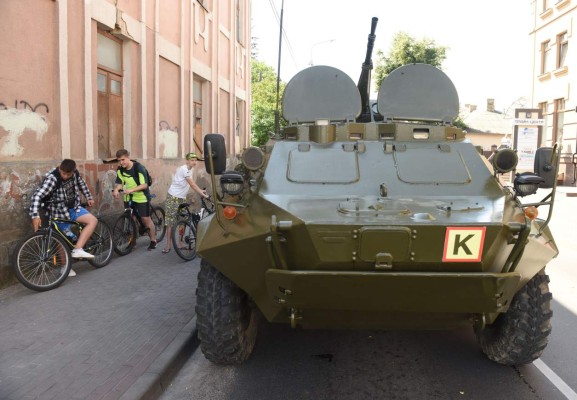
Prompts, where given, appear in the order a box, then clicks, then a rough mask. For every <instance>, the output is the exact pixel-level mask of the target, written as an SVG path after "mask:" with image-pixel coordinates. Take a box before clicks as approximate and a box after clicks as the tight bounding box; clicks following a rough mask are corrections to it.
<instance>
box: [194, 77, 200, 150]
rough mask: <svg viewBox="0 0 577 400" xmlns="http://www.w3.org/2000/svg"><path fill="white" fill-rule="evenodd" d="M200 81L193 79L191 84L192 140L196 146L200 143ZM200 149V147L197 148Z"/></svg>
mask: <svg viewBox="0 0 577 400" xmlns="http://www.w3.org/2000/svg"><path fill="white" fill-rule="evenodd" d="M202 86H203V84H202V81H200V80H199V79H197V78H194V80H193V83H192V89H193V94H192V97H193V118H194V135H193V140H194V141H195V143H196V145H197V146H198V145H199V144H201V143H202V131H203V127H202ZM199 149H200V147H199Z"/></svg>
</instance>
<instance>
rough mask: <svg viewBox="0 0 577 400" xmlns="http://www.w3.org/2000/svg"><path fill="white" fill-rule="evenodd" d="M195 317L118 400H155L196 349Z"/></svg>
mask: <svg viewBox="0 0 577 400" xmlns="http://www.w3.org/2000/svg"><path fill="white" fill-rule="evenodd" d="M196 333H197V330H196V315H195V316H194V317H192V319H191V320H190V322H189V323H188V324H186V326H185V327H184V328H182V330H181V331H180V332H179V333H178V335H176V337H175V338H174V340H173V341H172V342H171V343H170V344H169V345H168V346H167V347H166V349H164V351H163V352H162V353H161V354H160V355H159V356H158V357H157V359H156V360H154V362H153V363H152V364H151V365H150V367H148V369H147V370H146V372H145V373H144V374H142V375H141V376H140V377H139V378H138V379H137V380H136V382H134V383H133V384H132V386H130V388H128V390H127V391H126V392H125V393H124V394H123V395H122V397H120V400H156V399H158V398H159V397H160V396H161V395H162V393H163V392H164V390H165V389H166V388H167V387H168V385H169V384H170V382H171V381H172V379H173V378H174V377H175V376H176V374H177V373H178V371H180V369H181V368H182V366H183V365H184V363H186V361H187V360H188V359H189V358H190V356H191V355H192V353H194V351H195V350H196V349H197V348H198V344H199V342H198V338H197V335H196Z"/></svg>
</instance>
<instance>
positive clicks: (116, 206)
mask: <svg viewBox="0 0 577 400" xmlns="http://www.w3.org/2000/svg"><path fill="white" fill-rule="evenodd" d="M142 162H143V164H144V165H145V166H146V168H147V169H148V170H149V172H150V174H151V176H152V177H153V185H152V188H151V189H152V193H154V194H156V196H157V197H156V198H155V199H154V200H153V203H155V204H156V203H159V204H163V202H164V200H165V199H166V192H167V190H168V187H169V186H170V183H171V181H172V174H173V173H174V170H175V168H176V167H177V166H179V165H181V164H182V163H183V161H181V160H170V161H167V160H144V161H142ZM58 164H59V161H50V162H27V163H2V164H0V287H3V286H5V285H7V284H9V283H12V282H13V281H14V277H13V274H12V269H11V265H12V260H11V257H12V253H13V251H14V249H15V248H16V246H17V245H18V242H19V241H20V239H21V238H22V237H24V236H25V235H26V234H28V233H30V232H32V225H31V223H30V217H29V216H28V207H29V197H30V195H31V194H32V193H33V192H34V190H35V189H36V188H37V187H38V185H39V184H40V183H41V182H42V179H43V177H44V175H45V174H46V173H47V172H49V171H50V170H52V169H53V168H55V167H56V166H57V165H58ZM200 164H202V163H200ZM116 167H117V164H116V163H112V164H102V163H98V164H96V163H87V162H78V170H79V172H80V174H81V175H82V177H83V178H84V179H85V180H86V183H87V184H88V187H89V188H90V191H91V193H92V195H93V197H94V198H95V202H96V204H95V205H94V207H93V208H92V210H91V211H92V212H93V213H94V214H97V215H101V216H103V217H104V218H105V219H107V220H110V219H112V220H113V219H114V218H115V217H116V215H117V214H119V213H120V212H122V210H123V205H122V202H121V201H120V200H115V199H114V198H113V197H112V189H113V187H114V180H115V179H116ZM197 183H198V185H199V186H200V187H207V188H209V187H210V176H209V175H207V174H206V171H205V170H204V166H203V165H199V167H198V171H197ZM189 192H192V191H189ZM189 195H191V198H192V199H193V200H194V199H195V197H194V196H193V195H192V194H191V193H189Z"/></svg>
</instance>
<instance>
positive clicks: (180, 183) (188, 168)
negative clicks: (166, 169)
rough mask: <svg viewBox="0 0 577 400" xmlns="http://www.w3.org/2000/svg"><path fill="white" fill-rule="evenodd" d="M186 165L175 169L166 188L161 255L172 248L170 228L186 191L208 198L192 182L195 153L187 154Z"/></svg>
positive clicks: (195, 159)
mask: <svg viewBox="0 0 577 400" xmlns="http://www.w3.org/2000/svg"><path fill="white" fill-rule="evenodd" d="M185 158H186V164H184V165H181V166H180V167H178V168H177V169H176V172H175V173H174V175H173V176H172V184H171V185H170V187H169V188H168V194H167V195H166V202H165V206H164V209H165V210H166V216H165V225H166V232H167V234H166V245H165V247H164V249H163V250H162V253H164V254H166V253H168V252H169V251H170V249H171V246H172V235H171V234H170V227H171V226H173V225H174V224H175V223H176V217H177V212H178V206H179V205H180V204H182V203H184V202H185V200H186V195H187V194H188V189H189V188H192V190H194V191H195V192H197V193H198V194H199V195H201V196H202V197H204V198H208V195H207V194H206V191H205V190H202V189H201V188H200V187H198V185H197V184H196V182H195V181H194V168H195V167H196V164H197V162H198V160H199V158H198V156H197V155H196V154H195V153H188V154H187V155H186V157H185Z"/></svg>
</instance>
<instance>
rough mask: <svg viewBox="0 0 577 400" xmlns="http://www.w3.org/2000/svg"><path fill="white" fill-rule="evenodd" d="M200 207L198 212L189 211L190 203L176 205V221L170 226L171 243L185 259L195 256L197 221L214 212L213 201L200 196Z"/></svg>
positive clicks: (188, 259) (191, 258)
mask: <svg viewBox="0 0 577 400" xmlns="http://www.w3.org/2000/svg"><path fill="white" fill-rule="evenodd" d="M200 202H201V208H200V210H199V212H197V213H195V212H192V211H190V208H189V207H190V203H182V204H180V205H179V206H178V221H177V222H176V224H175V225H174V226H173V227H172V232H171V234H172V245H173V247H174V251H175V252H176V254H178V256H179V257H180V258H182V259H183V260H185V261H190V260H193V259H194V258H195V257H196V229H197V227H198V222H199V221H200V220H201V219H203V218H205V217H207V216H209V215H210V214H213V213H214V201H213V200H212V198H211V197H210V196H209V197H208V199H205V198H204V197H202V196H201V197H200Z"/></svg>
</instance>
